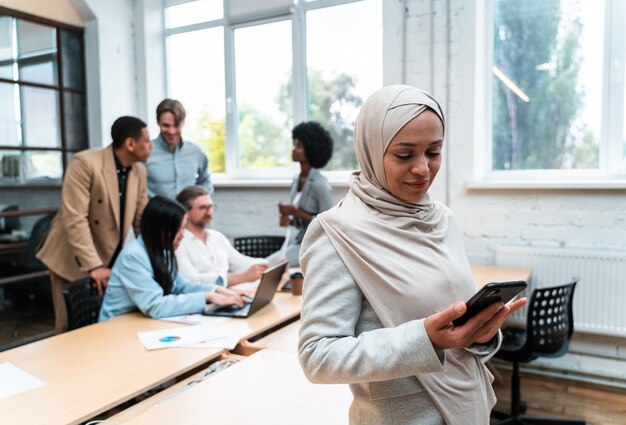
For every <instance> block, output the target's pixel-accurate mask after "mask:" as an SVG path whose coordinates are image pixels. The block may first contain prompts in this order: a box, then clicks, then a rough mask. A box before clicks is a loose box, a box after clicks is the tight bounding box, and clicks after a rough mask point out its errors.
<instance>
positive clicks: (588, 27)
mask: <svg viewBox="0 0 626 425" xmlns="http://www.w3.org/2000/svg"><path fill="white" fill-rule="evenodd" d="M604 7H605V3H604V1H601V0H599V1H597V2H572V1H568V0H529V1H523V2H522V1H507V0H495V1H494V13H493V16H494V28H493V29H494V40H493V68H492V73H493V75H492V93H493V98H492V102H493V107H492V136H493V139H492V140H493V152H492V154H493V169H495V170H516V169H575V168H577V169H597V168H598V167H599V159H598V158H599V140H600V137H601V130H602V128H601V120H602V115H601V114H602V87H603V74H604V73H603V56H602V54H603V48H602V47H601V46H603V45H604V38H603V35H604V14H605V11H604Z"/></svg>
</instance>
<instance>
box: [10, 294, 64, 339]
mask: <svg viewBox="0 0 626 425" xmlns="http://www.w3.org/2000/svg"><path fill="white" fill-rule="evenodd" d="M0 295H1V297H0V351H3V350H5V349H7V348H8V347H10V346H12V345H14V344H19V343H20V342H28V341H29V340H32V338H36V337H37V336H39V335H44V334H46V333H48V334H49V333H50V332H51V331H53V330H54V312H53V309H52V300H51V299H50V294H49V293H47V292H41V291H40V292H37V291H26V292H24V293H20V292H16V293H11V292H10V291H2V292H1V293H0Z"/></svg>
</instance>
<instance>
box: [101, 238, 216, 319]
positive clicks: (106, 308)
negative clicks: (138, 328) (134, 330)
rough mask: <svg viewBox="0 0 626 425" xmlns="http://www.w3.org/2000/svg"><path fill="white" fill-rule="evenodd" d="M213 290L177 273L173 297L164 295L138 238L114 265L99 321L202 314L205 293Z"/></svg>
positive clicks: (208, 285) (144, 246)
mask: <svg viewBox="0 0 626 425" xmlns="http://www.w3.org/2000/svg"><path fill="white" fill-rule="evenodd" d="M215 288H216V286H215V285H211V284H206V283H195V282H190V281H188V280H186V279H185V278H183V277H182V276H181V275H180V273H177V274H176V278H175V279H174V285H173V286H172V293H171V294H168V295H165V294H164V293H163V288H161V285H159V284H158V283H157V281H156V280H154V271H153V270H152V265H151V264H150V258H149V257H148V251H146V245H145V244H144V242H143V239H142V238H141V237H139V238H137V239H135V240H133V241H132V242H130V243H128V244H127V245H126V246H125V247H124V249H122V252H121V253H120V255H119V257H118V258H117V261H115V265H114V266H113V270H112V272H111V277H110V278H109V285H108V287H107V289H106V292H105V293H104V300H103V301H102V307H101V308H100V316H99V317H98V321H100V322H102V321H104V320H108V319H110V318H112V317H115V316H119V315H121V314H125V313H128V312H131V311H136V310H139V311H141V312H142V313H143V314H145V315H146V316H149V317H152V318H154V319H157V318H161V317H168V316H178V315H182V314H192V313H201V312H202V311H203V310H204V307H205V305H206V299H205V295H204V294H205V292H210V291H213V290H214V289H215Z"/></svg>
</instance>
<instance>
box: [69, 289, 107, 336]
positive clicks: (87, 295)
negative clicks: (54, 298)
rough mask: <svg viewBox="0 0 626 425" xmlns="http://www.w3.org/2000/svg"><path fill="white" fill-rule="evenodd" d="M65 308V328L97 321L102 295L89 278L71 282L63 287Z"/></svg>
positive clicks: (79, 326) (74, 327)
mask: <svg viewBox="0 0 626 425" xmlns="http://www.w3.org/2000/svg"><path fill="white" fill-rule="evenodd" d="M63 298H64V299H65V306H66V308H67V330H68V331H71V330H72V329H78V328H81V327H83V326H87V325H91V324H92V323H96V322H97V321H98V315H99V314H100V306H101V305H102V299H103V298H104V295H100V294H98V289H97V287H96V283H95V282H94V281H93V280H91V278H84V279H81V280H77V281H75V282H72V283H71V284H70V285H68V286H67V287H66V288H63Z"/></svg>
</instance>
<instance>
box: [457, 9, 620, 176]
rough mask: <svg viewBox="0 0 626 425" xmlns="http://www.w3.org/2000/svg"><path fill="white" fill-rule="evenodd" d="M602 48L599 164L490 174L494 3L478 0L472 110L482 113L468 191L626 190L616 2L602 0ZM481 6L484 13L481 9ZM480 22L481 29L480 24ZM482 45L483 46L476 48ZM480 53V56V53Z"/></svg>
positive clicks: (499, 171) (491, 157)
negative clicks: (583, 168)
mask: <svg viewBox="0 0 626 425" xmlns="http://www.w3.org/2000/svg"><path fill="white" fill-rule="evenodd" d="M605 1H606V9H605V17H604V20H605V21H604V31H605V34H604V40H605V42H604V43H605V44H604V46H603V49H604V53H603V58H604V59H603V64H604V70H603V79H604V81H603V93H602V131H601V135H600V143H599V163H598V168H597V169H587V170H582V169H580V170H579V169H569V170H568V169H535V170H493V135H492V120H491V117H492V113H493V111H492V105H493V98H492V96H493V93H492V79H493V75H492V65H493V45H492V43H493V7H494V0H483V2H481V3H482V5H479V7H478V8H477V14H476V28H477V29H479V28H483V30H482V31H481V34H480V35H479V37H478V40H479V41H478V44H477V48H478V51H477V55H476V58H477V61H480V58H481V57H484V60H483V61H482V62H483V64H482V65H481V64H480V63H479V64H478V67H477V69H478V72H477V74H476V75H477V80H476V81H475V93H485V94H486V96H484V97H479V96H476V102H475V104H476V106H477V107H478V108H480V109H482V110H483V111H484V117H483V119H482V120H481V121H483V125H482V126H481V125H478V127H479V128H476V130H475V132H474V134H475V140H476V143H475V158H474V164H475V173H474V181H473V182H470V183H468V184H467V186H468V187H469V188H501V187H502V188H504V187H515V188H537V187H546V188H555V187H563V188H580V187H589V188H594V187H597V188H615V187H617V188H621V187H626V160H623V159H622V158H624V157H626V152H622V149H624V150H626V146H624V147H623V145H624V137H623V133H626V132H623V129H622V126H625V125H626V122H625V121H626V118H625V117H624V108H625V107H626V106H625V105H624V104H625V103H626V94H625V91H624V88H625V84H624V80H625V78H626V69H625V57H626V30H625V29H624V25H623V22H624V20H626V4H624V3H623V2H621V1H619V0H605ZM481 8H483V10H481ZM482 19H484V21H485V22H484V25H481V20H482ZM481 44H482V48H481V47H480V46H481ZM480 50H482V52H483V53H482V54H481V52H480Z"/></svg>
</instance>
